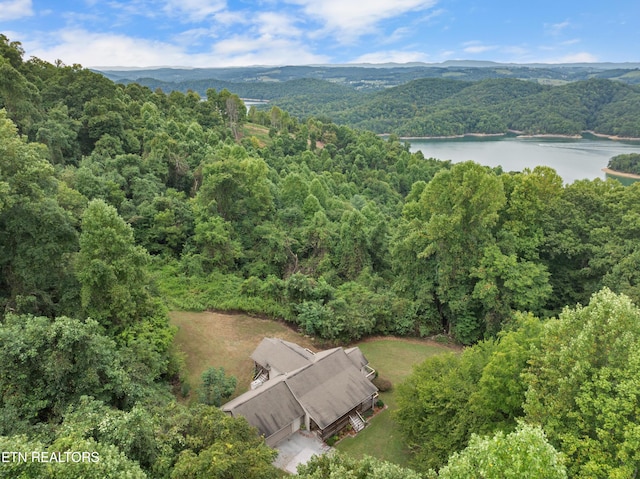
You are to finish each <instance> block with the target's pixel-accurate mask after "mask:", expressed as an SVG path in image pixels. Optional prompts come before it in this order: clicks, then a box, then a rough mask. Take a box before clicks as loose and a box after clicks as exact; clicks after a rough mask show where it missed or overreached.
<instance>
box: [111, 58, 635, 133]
mask: <svg viewBox="0 0 640 479" xmlns="http://www.w3.org/2000/svg"><path fill="white" fill-rule="evenodd" d="M622 73H623V74H622ZM107 74H108V75H110V76H111V77H114V78H118V77H119V76H124V77H125V78H126V76H127V75H129V76H134V77H136V78H137V81H138V82H139V83H140V84H143V85H146V86H148V87H150V88H152V89H156V88H161V89H162V90H163V91H165V92H167V93H168V92H170V91H173V90H178V91H182V92H187V91H189V90H192V91H194V92H197V93H199V94H200V95H205V94H206V91H207V89H209V88H214V89H217V90H220V89H224V88H226V89H228V90H230V91H233V92H234V93H236V94H238V95H239V96H240V97H242V98H253V99H262V100H269V101H270V102H271V103H272V105H275V106H278V107H279V108H280V109H282V110H285V111H287V112H288V113H289V114H290V115H292V116H295V117H296V118H298V119H301V120H306V119H307V118H309V117H321V118H325V119H327V120H330V121H333V122H335V123H338V124H340V125H346V126H349V127H351V128H361V129H367V130H371V131H373V132H375V133H393V134H397V135H399V136H404V137H425V136H427V137H429V136H436V137H442V136H445V137H446V136H455V135H464V134H505V133H507V132H508V131H509V130H513V131H518V132H522V133H524V134H534V135H535V134H547V135H579V134H581V133H582V132H585V131H593V132H595V133H598V134H602V135H607V136H620V137H633V138H639V137H640V122H639V121H638V118H637V115H636V112H637V111H638V109H639V108H640V87H639V86H634V82H633V81H631V80H632V79H634V78H640V74H638V72H637V70H623V71H619V70H615V69H611V70H602V71H594V70H593V69H591V70H590V69H588V68H585V67H583V68H579V67H573V68H570V67H557V68H555V69H554V68H550V69H545V68H528V67H509V66H505V67H503V68H498V67H496V68H489V67H484V68H478V67H476V68H462V67H449V68H432V67H430V68H426V67H404V68H403V67H395V68H391V67H389V68H364V67H282V68H276V69H266V68H253V69H251V68H246V69H238V70H234V69H210V70H207V69H203V70H196V71H194V72H191V71H184V70H178V71H172V70H150V71H148V72H147V71H142V72H138V73H136V72H120V73H118V72H110V73H107ZM145 74H148V75H155V77H154V78H151V77H144V76H141V77H140V76H139V75H145ZM207 75H212V76H210V77H208V78H207V77H206V76H207ZM213 75H218V76H217V77H216V76H213ZM302 75H307V76H306V77H303V76H302ZM160 78H163V79H165V80H162V79H160ZM552 79H553V80H557V81H555V82H552V81H550V80H552ZM169 80H171V81H169ZM546 80H549V81H546ZM120 81H124V82H128V81H130V80H123V79H122V78H121V79H120ZM552 85H553V86H552Z"/></svg>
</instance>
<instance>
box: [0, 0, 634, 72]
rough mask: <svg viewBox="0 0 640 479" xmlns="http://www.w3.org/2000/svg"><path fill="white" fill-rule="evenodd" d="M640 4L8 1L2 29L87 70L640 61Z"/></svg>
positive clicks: (29, 47) (28, 47) (34, 51)
mask: <svg viewBox="0 0 640 479" xmlns="http://www.w3.org/2000/svg"><path fill="white" fill-rule="evenodd" d="M638 20H640V1H638V0H610V1H608V2H605V1H602V0H598V1H594V0H582V1H575V0H553V1H550V0H509V1H506V0H485V1H464V0H256V1H248V0H247V1H244V0H131V1H120V0H77V1H71V0H55V1H51V0H49V1H39V0H0V33H3V34H4V35H5V36H7V37H8V38H9V39H10V40H11V41H18V42H20V43H21V44H22V47H23V49H24V50H25V59H28V58H30V57H32V56H35V57H38V58H40V59H42V60H45V61H48V62H51V63H54V62H56V61H57V60H60V61H62V62H63V63H64V64H66V65H72V64H76V63H77V64H80V65H82V66H83V67H103V68H104V67H153V66H156V67H157V66H173V67H200V68H207V67H208V68H215V67H228V66H251V65H311V64H345V63H387V62H395V63H408V62H426V63H439V62H444V61H447V60H490V61H497V62H512V63H576V62H638V61H640V48H638V47H639V46H640V28H638Z"/></svg>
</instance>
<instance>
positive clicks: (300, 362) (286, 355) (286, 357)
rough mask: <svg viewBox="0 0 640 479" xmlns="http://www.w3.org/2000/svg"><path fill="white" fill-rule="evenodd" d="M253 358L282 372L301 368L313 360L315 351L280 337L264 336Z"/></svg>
mask: <svg viewBox="0 0 640 479" xmlns="http://www.w3.org/2000/svg"><path fill="white" fill-rule="evenodd" d="M251 359H253V360H254V361H255V362H256V363H258V364H260V365H261V366H264V367H268V368H271V367H274V368H276V369H277V370H278V371H279V372H280V373H287V372H290V371H294V370H296V369H299V368H301V367H303V366H306V365H307V364H309V363H311V362H313V360H314V355H313V353H311V352H309V351H307V350H306V349H304V348H303V347H301V346H298V345H297V344H295V343H290V342H289V341H284V340H282V339H278V338H264V339H263V340H262V341H261V342H260V344H259V345H258V347H257V348H256V350H255V351H254V352H253V353H252V354H251Z"/></svg>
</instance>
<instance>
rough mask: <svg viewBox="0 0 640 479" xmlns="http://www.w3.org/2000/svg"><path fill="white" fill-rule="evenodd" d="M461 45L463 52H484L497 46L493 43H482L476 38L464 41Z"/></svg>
mask: <svg viewBox="0 0 640 479" xmlns="http://www.w3.org/2000/svg"><path fill="white" fill-rule="evenodd" d="M463 46H464V48H463V49H462V51H463V52H465V53H484V52H488V51H491V50H495V49H496V48H498V47H497V46H495V45H484V44H483V43H482V42H479V41H477V40H473V41H470V42H465V43H463Z"/></svg>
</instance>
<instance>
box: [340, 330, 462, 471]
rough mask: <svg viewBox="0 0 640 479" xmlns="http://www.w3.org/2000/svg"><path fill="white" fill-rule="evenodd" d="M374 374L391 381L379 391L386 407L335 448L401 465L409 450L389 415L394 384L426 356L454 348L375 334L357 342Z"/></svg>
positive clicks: (391, 409) (392, 410) (392, 403)
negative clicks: (391, 386) (361, 428)
mask: <svg viewBox="0 0 640 479" xmlns="http://www.w3.org/2000/svg"><path fill="white" fill-rule="evenodd" d="M357 346H358V347H360V349H361V350H362V352H363V353H364V355H365V356H366V357H367V359H368V360H369V364H370V365H371V367H373V368H374V369H375V370H376V371H378V374H379V375H380V376H382V377H384V378H386V379H388V380H390V381H391V383H392V384H393V386H394V388H393V389H392V390H391V391H388V392H384V393H380V399H382V401H384V403H385V404H386V405H387V409H385V410H384V411H382V412H380V413H379V414H377V415H376V416H375V417H373V418H371V419H370V420H369V425H368V426H367V427H366V429H364V430H363V431H361V432H360V433H359V434H358V435H357V436H355V437H347V438H345V439H343V440H342V441H340V442H339V443H338V444H336V449H338V450H340V451H342V452H344V453H346V454H349V455H352V456H355V457H362V456H364V455H368V456H373V457H377V458H379V459H383V460H385V461H390V462H394V463H396V464H399V465H401V466H406V465H408V462H409V453H408V451H407V450H406V449H405V448H404V447H403V443H402V438H401V434H400V429H399V428H398V426H397V424H396V423H395V421H394V418H393V412H394V411H395V410H396V386H397V385H398V384H399V383H400V382H402V380H403V379H405V378H406V377H407V376H408V375H409V374H411V371H412V370H413V367H414V366H415V365H417V364H420V363H421V362H422V361H424V360H425V359H426V358H427V357H429V356H434V355H436V354H443V353H446V352H451V351H455V350H454V349H452V348H448V347H446V346H442V345H439V344H437V343H434V342H432V341H423V340H419V339H405V338H375V339H368V340H365V341H363V342H360V343H358V344H357Z"/></svg>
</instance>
